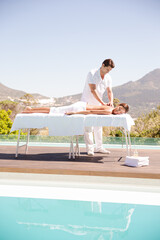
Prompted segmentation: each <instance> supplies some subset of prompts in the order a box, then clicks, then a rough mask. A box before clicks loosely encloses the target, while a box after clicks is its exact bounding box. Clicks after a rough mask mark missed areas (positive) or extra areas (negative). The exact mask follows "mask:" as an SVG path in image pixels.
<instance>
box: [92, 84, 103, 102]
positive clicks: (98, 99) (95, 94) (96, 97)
mask: <svg viewBox="0 0 160 240" xmlns="http://www.w3.org/2000/svg"><path fill="white" fill-rule="evenodd" d="M89 87H90V90H91V93H92V94H93V96H94V97H95V99H97V101H98V102H100V103H101V104H102V105H105V103H104V102H103V100H102V99H101V98H100V97H99V96H98V93H97V91H96V84H89Z"/></svg>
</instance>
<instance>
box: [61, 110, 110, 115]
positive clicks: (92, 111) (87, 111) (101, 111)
mask: <svg viewBox="0 0 160 240" xmlns="http://www.w3.org/2000/svg"><path fill="white" fill-rule="evenodd" d="M73 114H83V115H88V114H97V115H110V114H112V110H86V111H80V112H68V113H66V115H73Z"/></svg>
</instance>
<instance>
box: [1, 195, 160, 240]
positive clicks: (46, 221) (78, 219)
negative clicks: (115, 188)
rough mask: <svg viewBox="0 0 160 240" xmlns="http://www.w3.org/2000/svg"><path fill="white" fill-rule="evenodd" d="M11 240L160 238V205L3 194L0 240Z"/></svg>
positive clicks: (159, 239) (156, 239)
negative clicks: (7, 195) (5, 195)
mask: <svg viewBox="0 0 160 240" xmlns="http://www.w3.org/2000/svg"><path fill="white" fill-rule="evenodd" d="M73 194H74V193H73ZM11 239H12V240H22V239H23V240H37V239H38V240H83V239H84V240H108V239H109V240H110V239H112V240H121V239H124V240H126V239H127V240H160V206H152V205H142V204H125V203H109V202H95V201H94V202H91V201H78V200H57V199H37V198H22V197H0V240H11Z"/></svg>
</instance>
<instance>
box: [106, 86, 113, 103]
mask: <svg viewBox="0 0 160 240" xmlns="http://www.w3.org/2000/svg"><path fill="white" fill-rule="evenodd" d="M107 95H108V99H109V103H108V104H107V105H108V106H111V107H113V92H112V88H110V87H107Z"/></svg>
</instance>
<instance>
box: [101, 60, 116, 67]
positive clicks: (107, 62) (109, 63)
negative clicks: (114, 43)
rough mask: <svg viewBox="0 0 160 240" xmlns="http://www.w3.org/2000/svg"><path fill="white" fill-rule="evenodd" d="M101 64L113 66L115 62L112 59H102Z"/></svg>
mask: <svg viewBox="0 0 160 240" xmlns="http://www.w3.org/2000/svg"><path fill="white" fill-rule="evenodd" d="M102 64H104V65H105V67H108V66H110V67H111V68H114V67H115V64H114V62H113V60H112V59H106V60H104V61H103V63H102Z"/></svg>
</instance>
